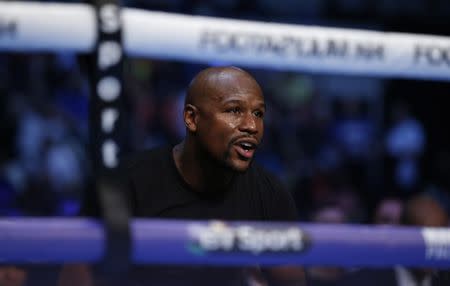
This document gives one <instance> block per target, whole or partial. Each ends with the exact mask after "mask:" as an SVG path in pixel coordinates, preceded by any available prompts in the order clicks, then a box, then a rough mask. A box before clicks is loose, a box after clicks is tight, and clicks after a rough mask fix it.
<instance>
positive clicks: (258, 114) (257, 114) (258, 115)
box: [254, 111, 264, 118]
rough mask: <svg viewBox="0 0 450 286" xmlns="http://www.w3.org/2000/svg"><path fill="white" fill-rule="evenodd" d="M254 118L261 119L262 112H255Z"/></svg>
mask: <svg viewBox="0 0 450 286" xmlns="http://www.w3.org/2000/svg"><path fill="white" fill-rule="evenodd" d="M254 114H255V116H256V117H259V118H263V117H264V112H262V111H255V113H254Z"/></svg>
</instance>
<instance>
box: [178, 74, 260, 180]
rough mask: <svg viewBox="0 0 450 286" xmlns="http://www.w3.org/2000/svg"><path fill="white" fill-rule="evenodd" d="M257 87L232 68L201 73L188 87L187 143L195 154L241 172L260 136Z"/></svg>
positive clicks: (247, 163)
mask: <svg viewBox="0 0 450 286" xmlns="http://www.w3.org/2000/svg"><path fill="white" fill-rule="evenodd" d="M264 113H265V104H264V97H263V93H262V91H261V88H260V86H259V84H258V83H257V82H256V80H255V79H254V78H253V77H252V76H251V75H250V74H248V73H247V72H245V71H243V70H241V69H239V68H236V67H213V68H208V69H205V70H203V71H201V72H200V73H199V74H198V75H197V76H196V77H195V78H194V79H193V80H192V82H191V84H190V85H189V89H188V91H187V96H186V101H185V106H184V122H185V124H186V128H187V136H188V140H190V141H191V142H192V143H193V144H194V145H195V148H196V149H197V151H200V152H202V155H206V156H207V157H208V158H210V159H212V160H214V161H216V162H219V163H221V164H223V165H225V166H227V167H230V168H231V169H233V170H235V171H245V170H246V169H247V168H248V166H249V164H250V162H251V160H252V159H253V155H254V151H255V149H256V147H257V146H258V144H259V142H260V141H261V139H262V136H263V132H264V124H263V118H264Z"/></svg>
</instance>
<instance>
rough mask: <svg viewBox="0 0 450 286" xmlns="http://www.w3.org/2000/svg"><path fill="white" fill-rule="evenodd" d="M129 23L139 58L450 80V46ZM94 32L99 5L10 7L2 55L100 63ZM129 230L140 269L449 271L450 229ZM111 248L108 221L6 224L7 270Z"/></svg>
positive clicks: (173, 22)
mask: <svg viewBox="0 0 450 286" xmlns="http://www.w3.org/2000/svg"><path fill="white" fill-rule="evenodd" d="M106 17H107V15H106ZM121 17H122V21H123V46H124V47H123V48H124V52H126V53H127V54H128V55H130V56H142V57H155V58H163V59H169V58H170V59H181V60H189V61H196V62H208V63H209V62H212V61H214V62H218V61H220V62H223V63H227V64H235V65H245V66H254V67H268V68H272V69H283V70H299V71H309V72H317V73H339V74H354V75H368V76H380V77H404V78H416V79H433V80H446V81H447V80H450V72H449V71H450V38H448V37H440V36H426V35H412V34H400V33H383V32H375V31H362V30H351V29H335V28H323V27H311V26H300V25H295V26H294V25H284V24H273V23H258V22H250V21H238V20H226V19H214V18H208V17H193V16H183V15H176V14H170V13H159V12H149V11H141V10H137V9H129V8H124V9H122V10H121ZM96 31H97V29H96V21H95V13H94V10H93V8H92V7H90V6H89V5H84V4H60V3H28V2H27V3H21V2H6V3H5V2H0V51H5V50H6V51H23V52H40V51H47V52H48V51H50V52H58V51H72V52H90V51H92V50H93V49H94V45H95V41H96V37H97V35H96ZM108 47H109V48H111V46H108ZM120 48H121V47H120ZM130 227H131V252H130V255H131V258H130V259H131V260H132V261H133V262H134V263H136V264H147V263H156V264H209V265H238V264H239V265H242V264H255V263H259V264H261V265H271V264H302V265H318V264H320V265H340V266H387V265H396V264H402V265H406V266H431V267H437V268H440V267H442V268H445V267H447V268H448V267H449V266H450V229H444V228H405V227H374V226H363V225H359V226H358V225H328V224H327V225H320V224H289V223H263V222H261V223H256V222H251V223H250V222H220V221H204V222H201V221H182V220H177V221H175V220H142V219H135V220H133V221H132V222H130ZM105 241H106V232H105V228H104V226H103V224H102V223H101V222H100V221H98V220H92V219H58V218H52V219H43V218H28V219H19V218H7V219H0V263H30V262H33V263H55V262H61V263H62V262H75V261H86V262H96V261H99V260H100V259H101V258H102V257H103V255H104V252H105V248H106V246H105V244H106V242H105Z"/></svg>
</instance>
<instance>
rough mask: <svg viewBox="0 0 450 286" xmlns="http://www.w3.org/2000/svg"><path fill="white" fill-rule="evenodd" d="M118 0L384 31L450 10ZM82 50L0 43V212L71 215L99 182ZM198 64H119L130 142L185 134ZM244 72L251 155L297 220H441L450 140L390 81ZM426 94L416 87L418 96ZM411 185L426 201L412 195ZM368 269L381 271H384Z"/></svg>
mask: <svg viewBox="0 0 450 286" xmlns="http://www.w3.org/2000/svg"><path fill="white" fill-rule="evenodd" d="M64 2H79V1H64ZM123 2H125V3H124V4H126V5H127V6H131V7H136V8H143V9H153V10H161V11H170V12H178V13H186V14H195V15H206V16H218V17H232V18H241V19H251V20H264V21H277V22H285V23H301V24H311V23H313V24H318V23H325V24H327V25H328V23H330V22H333V24H338V21H339V20H342V19H345V21H343V22H340V24H339V25H338V26H346V25H348V24H349V22H348V21H347V19H352V20H353V25H355V26H357V27H359V26H364V27H367V26H371V27H372V26H375V27H379V26H380V21H381V20H380V19H385V18H384V17H387V19H388V20H389V21H390V22H391V23H395V21H394V20H393V19H401V20H400V21H401V25H399V26H396V27H397V28H398V29H400V30H402V29H403V30H405V29H406V30H407V29H411V31H410V32H414V31H412V30H413V27H414V23H416V22H417V23H418V22H420V24H423V23H422V22H426V21H425V20H424V21H420V20H417V19H418V18H414V17H416V16H417V17H418V15H419V14H420V15H422V16H423V15H425V14H424V13H423V11H428V12H427V14H426V15H427V19H432V20H429V21H435V22H438V23H440V22H439V21H442V20H443V19H444V18H445V19H447V20H448V17H447V16H448V12H449V11H450V5H449V4H448V3H449V2H448V1H447V0H434V1H425V0H423V1H422V0H421V1H419V0H417V1H387V0H386V1H365V0H364V1H363V0H347V1H345V0H321V1H284V2H283V3H284V5H280V4H279V1H273V0H264V1H242V0H241V1H240V0H231V1H230V0H214V1H201V0H198V1H183V0H170V1H162V0H161V1H158V0H156V1H155V0H152V1H140V0H128V1H123ZM405 2H408V3H407V5H406V4H405ZM344 4H345V5H344ZM433 7H434V8H433ZM432 8H433V9H432ZM399 15H401V16H402V17H398V16H399ZM430 15H433V16H430ZM408 17H413V19H414V21H413V22H414V23H413V22H408V21H407V19H408ZM405 19H406V20H405ZM427 21H428V20H427ZM402 25H404V26H402ZM394 27H395V25H394ZM405 27H406V28H405ZM446 27H448V25H447V26H446ZM408 31H409V30H408ZM446 31H447V32H448V29H447V30H446ZM84 56H85V55H76V54H73V53H68V52H61V53H52V54H47V53H36V54H25V53H20V52H15V53H13V52H4V51H1V52H0V130H1V140H0V216H75V215H77V213H78V211H79V208H80V202H81V200H82V196H83V194H86V193H87V192H93V191H95V190H94V189H93V188H92V181H93V179H94V178H93V170H92V162H91V159H90V158H92V156H91V154H89V153H88V150H89V144H90V141H89V140H90V138H89V97H90V82H89V80H90V79H89V75H88V67H87V66H86V61H85V59H84V58H83V57H84ZM214 64H217V63H211V65H214ZM204 67H205V65H202V64H195V63H189V62H177V61H168V60H158V59H142V58H129V59H126V60H125V65H124V84H125V87H124V96H125V98H126V105H124V106H123V109H124V110H126V111H127V114H128V115H129V117H128V118H127V124H128V126H129V128H128V130H127V132H128V133H127V134H126V135H127V136H126V137H127V138H128V141H129V142H128V144H129V146H128V149H129V152H133V151H135V150H141V149H147V148H152V147H155V146H159V145H163V144H175V143H177V142H178V141H179V140H180V139H181V138H183V136H184V132H185V130H184V124H183V121H182V120H181V111H182V108H183V100H184V95H185V90H186V87H187V85H188V84H189V81H190V79H191V78H192V77H193V76H194V75H195V74H196V73H197V72H198V71H200V70H201V69H202V68H204ZM243 68H245V69H247V70H248V71H249V72H250V73H252V74H253V75H254V76H255V78H256V79H257V80H258V82H259V83H260V84H261V86H262V88H263V91H264V93H265V99H266V104H267V110H268V112H267V117H266V119H265V135H264V139H263V143H262V145H261V146H260V149H259V150H258V152H257V156H256V160H257V161H258V162H259V163H260V164H262V165H264V166H265V167H266V168H267V169H269V170H270V171H271V172H273V173H275V174H276V175H277V176H278V177H279V178H280V179H281V180H282V181H283V182H284V183H285V186H286V187H287V188H288V190H289V191H290V192H291V194H292V196H293V197H294V199H295V201H296V204H297V207H298V210H299V215H300V218H301V221H307V222H315V223H337V224H339V223H368V224H376V225H386V224H387V225H400V224H404V221H402V214H405V210H408V209H411V210H415V211H410V213H417V214H428V215H429V216H426V217H414V220H415V224H416V225H427V224H428V223H429V222H428V221H426V220H427V219H428V218H433V217H436V216H433V213H439V217H443V216H444V215H442V213H441V212H440V210H441V209H442V210H443V211H444V212H445V213H446V215H447V218H446V220H445V225H446V224H448V214H449V213H450V149H443V150H437V149H435V146H434V145H433V144H435V142H436V141H433V140H430V137H431V136H430V135H431V134H430V132H431V131H430V129H429V128H427V126H429V125H426V124H425V122H423V117H419V116H417V111H418V110H417V107H418V105H417V104H416V105H414V106H413V105H412V104H411V102H409V101H408V100H402V99H401V97H400V98H398V99H397V98H396V99H395V100H387V99H386V97H387V96H388V92H387V91H386V85H387V83H388V80H381V79H367V78H361V77H350V76H340V75H329V74H328V75H317V74H311V73H300V72H288V71H280V70H268V69H254V68H249V67H243ZM447 90H448V87H447ZM405 93H414V90H412V89H410V90H408V91H407V92H405ZM427 94H428V93H427ZM421 95H423V94H421ZM404 98H406V97H404ZM429 99H430V97H423V101H424V102H425V101H426V100H429ZM419 107H420V104H419ZM442 128H445V127H442ZM436 130H440V131H438V132H444V131H442V130H445V129H439V128H434V130H433V132H434V134H435V133H436ZM435 137H436V138H439V136H436V135H435ZM430 150H431V152H430ZM418 194H420V195H423V194H426V197H425V198H424V197H419V198H420V200H419V199H417V197H416V195H418ZM410 198H413V200H412V201H408V200H409V199H410ZM414 198H415V199H414ZM418 200H419V202H420V203H418V202H417V201H418ZM430 200H432V201H430ZM407 202H409V203H407ZM431 223H434V222H433V221H432V222H431ZM442 225H443V224H442V223H441V221H440V226H442ZM14 271H15V270H14ZM14 271H12V272H14ZM396 271H397V270H396ZM398 271H400V272H399V273H400V274H401V273H403V272H401V271H403V270H401V269H400V270H398ZM398 271H397V272H398ZM16 272H17V271H16ZM16 272H14V273H16ZM347 272H348V270H347V269H342V268H337V267H320V266H318V267H311V268H309V269H308V275H309V276H310V277H312V279H313V280H314V284H311V285H330V284H327V283H328V282H330V283H331V282H333V281H339V280H340V279H341V278H343V277H344V276H345V275H344V274H346V273H347ZM17 273H19V272H17ZM0 274H1V273H0ZM19 274H20V275H22V276H23V275H25V274H24V273H22V274H21V273H19ZM19 274H17V275H19ZM397 274H398V273H397ZM400 274H398V275H400ZM403 274H404V273H403ZM403 274H402V275H403ZM422 274H423V273H422ZM20 275H19V276H20ZM365 275H366V276H364V279H365V280H363V281H365V282H364V285H369V284H365V283H368V281H369V282H370V281H377V280H376V279H372V278H370V277H373V276H370V275H373V273H372V274H371V273H365ZM375 275H376V277H377V278H380V277H381V276H380V275H381V273H379V272H378V273H376V274H375ZM405 275H406V274H405ZM22 276H20V277H22ZM403 276H404V275H403ZM422 276H423V277H429V275H422ZM20 277H19V279H22V278H23V277H22V278H20ZM404 277H406V276H404ZM0 278H1V277H0ZM404 279H409V278H404ZM22 280H23V279H22ZM359 282H361V281H359ZM345 283H346V284H342V285H360V284H361V283H359V284H358V283H357V282H355V284H351V283H353V282H350V281H346V282H345ZM381 284H383V283H379V284H374V285H381ZM383 285H389V284H383ZM404 285H412V284H404ZM421 285H431V284H421ZM433 285H434V284H433ZM439 285H441V284H439ZM442 285H444V284H442Z"/></svg>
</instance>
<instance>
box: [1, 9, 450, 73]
mask: <svg viewBox="0 0 450 286" xmlns="http://www.w3.org/2000/svg"><path fill="white" fill-rule="evenodd" d="M121 15H122V21H123V30H124V32H123V42H124V49H125V52H126V53H127V54H128V55H130V56H143V57H155V58H165V59H181V60H188V61H197V62H211V61H222V62H224V63H228V64H235V65H245V66H253V67H267V68H278V69H285V70H298V71H311V72H320V73H322V72H323V73H330V72H331V73H340V74H355V75H370V76H382V77H405V78H418V79H420V78H428V79H435V80H450V38H449V37H441V36H426V35H413V34H401V33H384V32H375V31H363V30H352V29H336V28H323V27H312V26H301V25H285V24H273V23H261V22H250V21H239V20H226V19H217V18H209V17H196V16H184V15H178V14H170V13H162V12H149V11H143V10H138V9H131V8H124V9H122V14H121ZM95 37H96V23H95V17H94V10H93V8H92V7H90V6H89V5H87V4H62V3H29V2H12V3H11V2H0V51H1V50H11V51H26V52H34V51H60V50H69V51H74V52H88V51H90V50H92V49H93V45H94V42H95Z"/></svg>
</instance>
